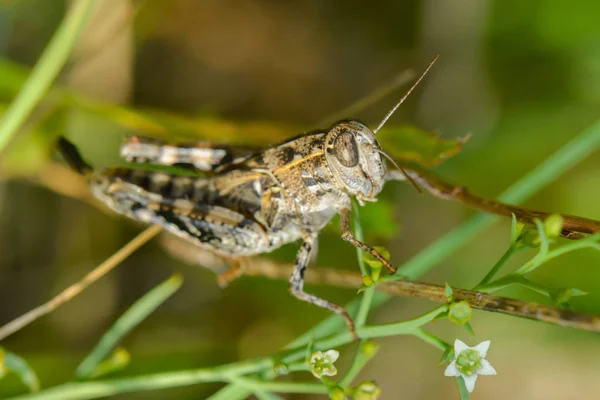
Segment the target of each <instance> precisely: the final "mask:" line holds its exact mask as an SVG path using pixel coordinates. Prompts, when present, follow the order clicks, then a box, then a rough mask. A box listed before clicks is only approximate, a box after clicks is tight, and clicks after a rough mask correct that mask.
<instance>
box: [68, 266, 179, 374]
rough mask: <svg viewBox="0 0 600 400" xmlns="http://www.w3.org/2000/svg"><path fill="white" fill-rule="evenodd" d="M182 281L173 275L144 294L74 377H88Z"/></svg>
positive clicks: (176, 275)
mask: <svg viewBox="0 0 600 400" xmlns="http://www.w3.org/2000/svg"><path fill="white" fill-rule="evenodd" d="M182 282H183V280H182V278H181V275H179V274H175V275H173V276H171V277H170V278H169V279H167V280H166V281H164V282H163V283H161V284H160V285H158V286H157V287H155V288H154V289H152V290H151V291H149V292H148V293H146V294H145V295H144V296H143V297H142V298H141V299H139V300H138V301H136V302H135V303H134V304H133V305H132V306H131V307H129V309H128V310H127V311H125V313H124V314H123V315H121V317H119V319H117V321H116V322H115V323H114V325H113V326H112V327H111V328H110V329H109V330H108V331H107V332H106V333H105V334H104V336H102V338H101V339H100V341H99V342H98V344H97V345H96V347H94V349H93V350H92V351H91V353H90V354H89V355H88V356H87V357H86V358H85V359H84V360H83V361H82V362H81V364H79V366H78V367H77V370H76V371H75V375H77V376H78V377H80V378H82V377H89V376H90V375H91V374H92V373H93V372H94V370H95V369H96V367H97V366H98V364H99V363H100V362H101V361H102V359H104V357H106V356H107V355H108V354H109V353H110V352H111V351H112V350H113V348H114V347H115V346H116V345H117V343H119V341H120V340H121V339H122V338H123V336H125V335H126V334H127V333H129V332H130V331H131V330H132V329H133V328H135V327H136V326H137V325H139V323H140V322H142V321H143V320H144V319H146V317H147V316H148V315H150V313H152V312H153V311H154V310H155V309H156V308H158V306H160V305H161V304H162V303H164V302H165V301H166V300H167V299H168V298H169V297H170V296H171V295H172V294H173V293H175V292H176V291H177V289H179V287H181V284H182Z"/></svg>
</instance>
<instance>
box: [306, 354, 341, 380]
mask: <svg viewBox="0 0 600 400" xmlns="http://www.w3.org/2000/svg"><path fill="white" fill-rule="evenodd" d="M339 356H340V353H339V352H338V351H337V350H327V351H326V352H322V351H315V352H314V353H313V354H312V355H311V356H310V360H309V361H308V365H309V367H310V372H312V374H313V375H314V376H315V377H316V378H321V377H322V376H335V375H336V374H337V368H336V367H335V365H333V363H334V362H335V361H336V360H337V359H338V358H339Z"/></svg>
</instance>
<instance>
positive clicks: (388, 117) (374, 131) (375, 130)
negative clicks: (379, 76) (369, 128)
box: [373, 54, 440, 134]
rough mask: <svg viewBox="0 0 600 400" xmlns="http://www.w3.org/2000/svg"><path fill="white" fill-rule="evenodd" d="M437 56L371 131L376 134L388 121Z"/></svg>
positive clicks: (435, 59)
mask: <svg viewBox="0 0 600 400" xmlns="http://www.w3.org/2000/svg"><path fill="white" fill-rule="evenodd" d="M439 56H440V55H439V54H438V55H437V56H435V57H434V58H433V60H432V61H431V62H430V63H429V65H428V66H427V69H426V70H425V72H423V73H422V74H421V76H420V77H419V79H417V81H416V82H415V83H414V84H413V85H412V86H411V88H410V89H408V92H406V94H405V95H404V96H402V98H401V99H400V101H399V102H398V103H396V105H395V106H394V108H392V109H391V110H390V112H388V113H387V114H386V116H385V117H383V119H382V120H381V122H380V123H379V125H377V128H375V129H373V133H375V134H377V131H379V130H380V129H381V127H382V126H383V125H385V123H386V122H387V121H388V119H390V117H391V116H392V114H394V113H395V112H396V110H397V109H398V107H400V104H402V103H404V100H406V98H407V97H408V96H409V95H410V94H411V93H412V91H413V90H414V89H415V88H416V87H417V86H418V85H419V83H421V80H422V79H423V78H424V77H425V75H427V73H428V72H429V70H430V69H431V67H433V64H435V62H436V61H437V59H438V58H439Z"/></svg>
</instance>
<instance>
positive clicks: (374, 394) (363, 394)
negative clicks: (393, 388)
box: [353, 381, 381, 400]
mask: <svg viewBox="0 0 600 400" xmlns="http://www.w3.org/2000/svg"><path fill="white" fill-rule="evenodd" d="M379 396H381V388H380V387H379V386H377V384H376V383H375V382H373V381H364V382H361V383H360V384H359V385H358V386H357V387H356V388H355V389H354V396H353V399H354V400H377V399H378V398H379Z"/></svg>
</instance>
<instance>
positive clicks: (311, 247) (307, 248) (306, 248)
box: [289, 233, 359, 341]
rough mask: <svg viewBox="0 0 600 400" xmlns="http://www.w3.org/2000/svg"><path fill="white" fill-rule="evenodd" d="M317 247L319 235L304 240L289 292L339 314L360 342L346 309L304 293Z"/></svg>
mask: <svg viewBox="0 0 600 400" xmlns="http://www.w3.org/2000/svg"><path fill="white" fill-rule="evenodd" d="M316 247H317V235H316V234H314V233H313V234H310V235H308V236H306V237H305V238H304V242H303V243H302V246H301V247H300V250H299V251H298V255H297V257H296V264H295V267H294V272H292V275H291V276H290V280H289V290H290V292H291V293H292V295H294V296H295V297H296V298H297V299H300V300H302V301H306V302H307V303H311V304H314V305H316V306H318V307H321V308H326V309H328V310H330V311H333V312H335V313H336V314H339V315H340V316H341V317H342V318H343V319H344V322H345V323H346V326H348V329H349V330H350V333H351V334H352V337H353V338H354V340H355V341H358V340H359V339H358V335H357V334H356V328H355V326H354V321H353V320H352V318H351V317H350V315H349V314H348V312H347V311H346V309H345V308H344V307H342V306H339V305H337V304H334V303H331V302H329V301H327V300H325V299H322V298H320V297H317V296H315V295H312V294H309V293H306V292H305V291H304V273H305V272H306V269H307V268H308V266H309V265H310V264H311V262H312V261H313V260H314V258H315V255H316Z"/></svg>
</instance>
